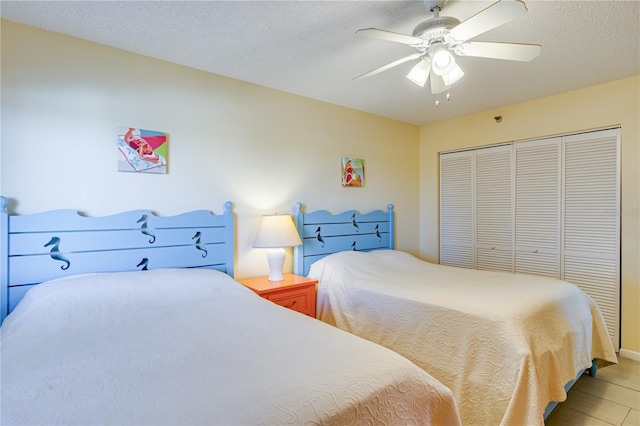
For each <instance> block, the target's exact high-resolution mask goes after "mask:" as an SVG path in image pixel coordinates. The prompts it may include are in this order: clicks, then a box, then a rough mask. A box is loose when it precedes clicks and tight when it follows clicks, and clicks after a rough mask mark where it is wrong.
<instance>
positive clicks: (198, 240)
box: [191, 231, 208, 258]
mask: <svg viewBox="0 0 640 426" xmlns="http://www.w3.org/2000/svg"><path fill="white" fill-rule="evenodd" d="M201 235H202V234H201V233H200V231H198V232H196V234H195V235H194V236H193V237H191V239H192V240H196V242H195V246H196V248H197V249H198V250H201V251H203V252H204V253H202V257H203V258H204V257H207V254H208V252H207V249H206V248H205V246H204V244H202V242H201V241H200V236H201Z"/></svg>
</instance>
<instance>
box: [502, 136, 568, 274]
mask: <svg viewBox="0 0 640 426" xmlns="http://www.w3.org/2000/svg"><path fill="white" fill-rule="evenodd" d="M560 148H561V139H560V138H552V139H545V140H538V141H530V142H519V143H516V144H515V180H516V184H515V265H514V268H515V272H520V273H526V274H536V275H545V276H549V277H555V278H560V232H561V229H560V226H561V220H560V217H561V212H560V208H561V203H560V197H561V194H562V192H561V173H560V170H561V167H562V159H561V149H560Z"/></svg>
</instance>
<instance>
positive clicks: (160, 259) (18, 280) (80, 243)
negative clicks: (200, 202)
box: [0, 196, 235, 322]
mask: <svg viewBox="0 0 640 426" xmlns="http://www.w3.org/2000/svg"><path fill="white" fill-rule="evenodd" d="M231 207H232V204H231V202H227V203H225V206H224V213H223V214H221V215H214V214H212V213H211V212H209V211H207V210H198V211H192V212H188V213H184V214H181V215H177V216H170V217H160V216H155V215H154V214H153V213H151V212H150V211H148V210H135V211H129V212H125V213H119V214H115V215H112V216H104V217H86V216H81V215H80V214H78V212H76V211H75V210H53V211H49V212H44V213H38V214H31V215H24V216H10V215H9V214H8V213H7V199H6V198H5V197H2V196H0V280H1V283H0V294H1V304H2V306H1V308H0V309H1V311H0V313H1V318H0V322H1V321H3V320H4V318H5V317H6V316H7V315H8V314H9V312H11V311H12V310H13V308H14V307H15V305H16V304H17V303H18V302H19V301H20V300H21V299H22V297H23V296H24V294H25V293H26V292H27V291H28V290H29V289H30V288H31V287H32V286H34V285H37V284H39V283H41V282H44V281H47V280H51V279H54V278H60V277H64V276H68V275H75V274H83V273H89V272H118V271H135V270H146V269H156V268H208V269H217V270H220V271H222V272H225V273H227V274H228V275H230V276H232V277H233V266H234V251H235V249H234V241H235V240H234V235H235V232H234V230H235V215H234V213H233V212H232V211H231Z"/></svg>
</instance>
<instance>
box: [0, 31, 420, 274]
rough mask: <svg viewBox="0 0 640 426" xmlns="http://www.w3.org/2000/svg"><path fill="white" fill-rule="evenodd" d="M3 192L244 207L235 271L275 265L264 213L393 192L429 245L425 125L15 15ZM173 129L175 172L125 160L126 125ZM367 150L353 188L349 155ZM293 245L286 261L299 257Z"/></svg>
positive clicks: (6, 69) (405, 223)
mask: <svg viewBox="0 0 640 426" xmlns="http://www.w3.org/2000/svg"><path fill="white" fill-rule="evenodd" d="M1 54H2V57H1V59H2V63H1V65H2V105H1V106H2V134H1V135H2V140H1V145H0V152H1V154H2V157H1V160H0V166H1V171H0V179H1V180H0V193H1V194H2V195H4V196H6V197H9V199H10V203H9V212H10V213H12V214H28V213H37V212H40V211H44V210H50V209H57V208H71V209H76V210H79V211H81V212H83V213H85V214H88V215H106V214H112V213H116V212H120V211H125V210H134V209H150V210H152V211H154V212H155V213H156V214H159V215H163V216H164V215H172V214H178V213H183V212H185V211H188V210H193V209H207V210H212V211H213V212H214V213H221V212H222V210H223V204H224V202H225V201H227V200H230V201H232V202H233V203H234V211H235V212H236V214H237V241H236V243H237V253H236V277H237V278H243V277H248V276H257V275H266V274H267V273H268V266H267V263H266V257H265V252H264V251H263V250H258V249H252V248H251V245H252V243H253V238H254V236H255V232H256V230H257V226H258V223H259V219H260V215H262V214H266V213H274V212H278V213H290V212H291V210H292V208H293V206H294V205H295V203H296V202H298V201H300V202H302V203H303V204H304V205H305V206H306V211H314V210H318V209H328V210H330V211H331V212H333V213H339V212H342V211H344V210H346V209H358V210H360V211H361V212H363V213H365V212H368V211H370V210H374V209H386V206H387V204H389V203H393V204H394V206H395V211H396V214H397V229H396V242H397V246H398V248H400V249H404V250H407V251H409V252H413V253H414V254H417V253H418V248H419V240H418V232H417V229H418V205H419V193H418V179H419V155H418V154H419V128H418V127H415V126H412V125H408V124H405V123H401V122H397V121H393V120H388V119H384V118H381V117H377V116H373V115H370V114H365V113H361V112H357V111H353V110H349V109H346V108H341V107H337V106H333V105H329V104H326V103H322V102H318V101H314V100H310V99H306V98H302V97H299V96H294V95H289V94H286V93H282V92H278V91H275V90H270V89H266V88H263V87H260V86H255V85H252V84H247V83H243V82H240V81H237V80H232V79H229V78H225V77H221V76H217V75H213V74H209V73H205V72H201V71H197V70H193V69H190V68H186V67H182V66H178V65H174V64H170V63H167V62H163V61H159V60H154V59H150V58H147V57H143V56H140V55H135V54H132V53H128V52H125V51H121V50H117V49H113V48H109V47H106V46H101V45H98V44H94V43H90V42H87V41H82V40H79V39H75V38H71V37H66V36H63V35H59V34H54V33H50V32H46V31H42V30H38V29H34V28H31V27H27V26H24V25H20V24H16V23H12V22H9V21H2V52H1ZM121 126H132V127H139V128H143V129H150V130H160V131H164V132H168V133H169V135H170V136H169V138H170V139H169V167H168V170H169V172H168V173H167V174H166V175H152V174H136V173H123V172H117V171H116V157H115V152H116V151H115V137H114V134H113V128H116V127H121ZM343 156H350V157H357V158H364V159H365V178H366V186H365V187H364V188H343V187H342V186H341V184H340V159H341V157H343ZM291 253H292V252H291V250H289V252H288V257H287V263H286V265H285V270H288V271H290V270H291V265H292V262H291Z"/></svg>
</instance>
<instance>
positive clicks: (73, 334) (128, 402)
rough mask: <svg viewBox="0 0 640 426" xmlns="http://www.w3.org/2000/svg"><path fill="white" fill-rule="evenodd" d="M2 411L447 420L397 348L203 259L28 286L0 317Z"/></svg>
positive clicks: (13, 416) (270, 419) (433, 389)
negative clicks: (306, 311)
mask: <svg viewBox="0 0 640 426" xmlns="http://www.w3.org/2000/svg"><path fill="white" fill-rule="evenodd" d="M0 331H1V333H2V378H1V385H2V407H1V408H2V413H1V422H2V424H4V425H9V424H32V425H33V424H64V425H80V424H83V425H84V424H118V425H127V424H136V425H143V424H149V425H150V424H153V425H160V424H181V425H185V424H193V425H195V424H209V425H211V424H224V425H231V424H233V425H248V424H252V425H259V424H265V425H272V424H300V425H301V424H305V425H313V424H323V425H324V424H326V425H331V424H333V425H347V424H459V422H460V420H459V417H458V412H457V409H456V403H455V400H454V399H453V397H452V394H451V392H450V390H449V389H448V388H447V387H445V386H443V385H442V384H441V383H440V382H438V381H437V380H435V379H434V378H433V377H431V376H430V375H428V374H426V373H425V372H424V371H423V370H421V369H420V368H418V367H417V366H415V365H414V364H412V363H411V362H409V361H408V360H406V359H405V358H403V357H402V356H400V355H398V354H396V353H394V352H392V351H390V350H388V349H386V348H383V347H381V346H379V345H376V344H374V343H371V342H368V341H366V340H364V339H361V338H358V337H356V336H353V335H350V334H349V333H345V332H343V331H341V330H338V329H336V328H334V327H331V326H328V325H326V324H324V323H322V322H320V321H317V320H315V319H313V318H310V317H307V316H306V315H301V314H299V313H297V312H294V311H291V310H288V309H285V308H282V307H280V306H277V305H275V304H273V303H271V302H269V301H267V300H264V299H262V298H260V297H259V296H257V295H256V294H254V293H253V292H252V291H250V290H248V289H246V288H244V287H243V286H241V285H240V284H239V283H237V282H236V281H234V280H233V279H231V278H230V277H229V276H227V275H225V274H223V273H221V272H218V271H214V270H198V269H181V270H172V269H156V270H152V271H137V272H126V273H109V274H86V275H79V276H73V277H67V278H62V279H58V280H54V281H49V282H46V283H43V284H40V285H38V286H36V287H34V288H33V289H31V290H30V291H29V292H28V293H27V295H26V296H25V298H24V299H23V300H22V302H21V303H20V304H19V305H18V306H17V307H16V309H15V310H14V311H13V312H12V313H11V314H10V315H9V316H8V317H7V319H6V320H5V322H4V323H3V325H2V328H1V329H0Z"/></svg>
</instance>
